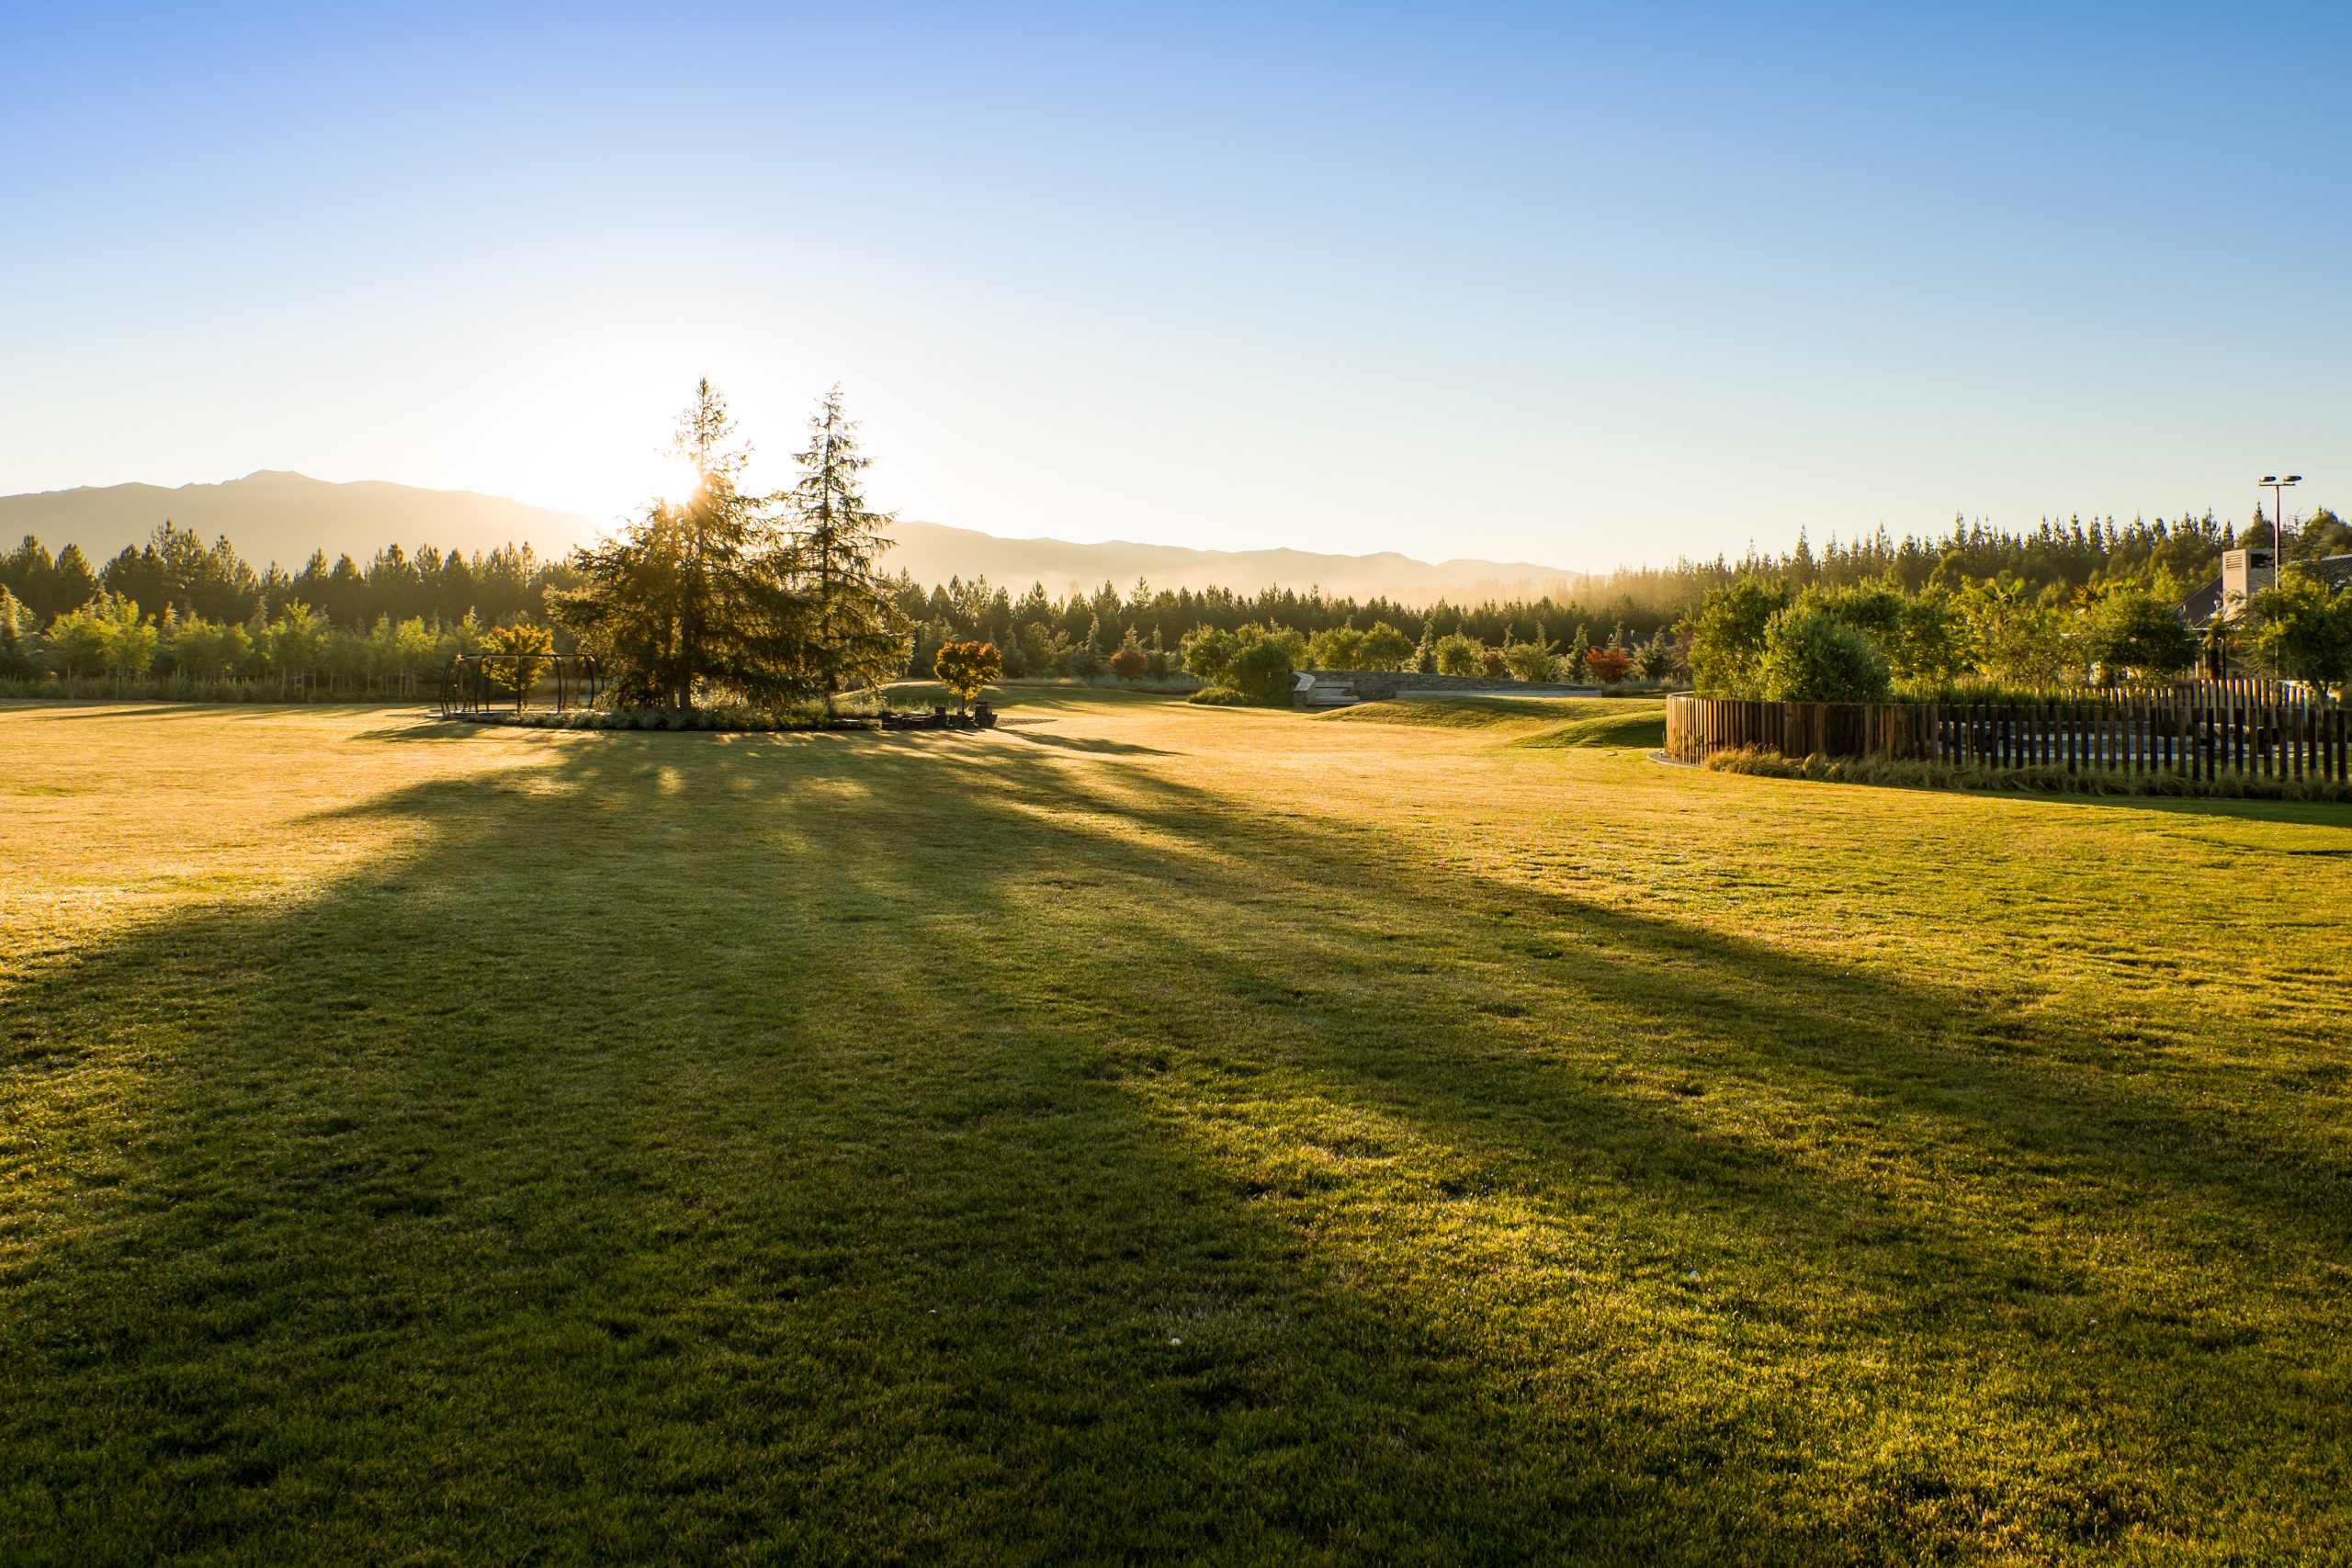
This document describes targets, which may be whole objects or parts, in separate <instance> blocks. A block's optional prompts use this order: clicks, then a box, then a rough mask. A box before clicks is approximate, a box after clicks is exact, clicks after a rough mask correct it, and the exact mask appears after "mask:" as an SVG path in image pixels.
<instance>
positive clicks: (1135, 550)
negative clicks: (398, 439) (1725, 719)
mask: <svg viewBox="0 0 2352 1568" xmlns="http://www.w3.org/2000/svg"><path fill="white" fill-rule="evenodd" d="M166 518H169V519H170V520H171V521H172V522H174V523H176V524H177V525H179V526H181V527H182V528H185V529H187V530H188V531H190V532H191V533H194V534H195V535H197V536H198V537H200V538H203V539H206V540H210V539H213V538H216V537H218V536H220V535H222V534H226V535H227V536H229V541H230V543H232V545H234V546H236V547H237V553H238V554H239V555H241V556H243V557H244V558H246V559H247V560H249V561H252V562H253V563H254V564H255V565H256V566H261V565H266V564H267V563H268V562H270V561H272V560H275V561H277V562H278V563H280V564H281V565H283V566H285V567H286V568H287V570H289V571H294V570H300V569H301V565H302V563H303V562H304V561H306V560H308V559H310V558H311V551H312V550H324V551H325V552H326V553H327V558H328V559H329V560H333V559H334V558H335V557H336V556H338V555H342V554H345V553H346V552H347V553H349V554H350V555H351V556H352V557H354V558H356V559H358V560H361V561H365V560H366V559H367V558H368V557H369V556H371V555H373V554H374V553H375V552H376V551H377V550H378V549H379V548H381V547H384V546H385V545H389V544H395V543H397V544H399V545H401V546H403V547H407V548H410V549H413V548H414V547H417V546H419V545H427V544H429V545H434V546H437V547H440V548H442V549H444V550H447V549H450V548H453V547H455V548H462V549H466V550H486V549H492V548H494V547H498V546H500V545H509V544H525V543H528V544H529V545H531V546H532V547H534V548H535V549H537V551H538V552H539V553H540V554H541V555H542V556H554V555H560V554H562V553H563V552H564V551H566V550H569V549H570V548H571V547H572V546H574V545H578V544H584V543H586V542H587V541H588V540H589V539H591V538H593V537H594V536H595V535H596V533H597V532H598V529H597V527H596V525H594V524H592V523H591V522H589V520H588V519H586V518H584V517H582V516H579V515H577V514H575V513H570V512H557V511H553V510H550V509H548V508H547V507H541V506H526V505H525V504H523V503H522V502H518V501H508V500H506V499H504V498H503V497H501V496H494V495H477V494H475V493H474V492H472V491H451V490H419V489H417V488H415V487H413V486H411V485H399V484H389V483H386V482H384V481H382V480H377V479H366V480H360V481H358V482H356V483H352V484H333V483H329V482H328V481H327V480H324V479H311V478H310V477H308V476H307V475H303V474H288V473H275V472H269V471H264V472H261V473H255V474H248V475H246V476H245V477H244V478H243V479H230V480H227V481H226V482H224V483H220V484H198V485H182V486H180V487H178V488H177V489H165V488H164V487H163V486H160V485H143V484H127V485H108V486H107V487H105V488H103V489H93V488H86V487H85V488H84V489H80V490H59V491H42V492H40V493H39V494H34V495H10V496H0V550H6V549H8V548H10V547H14V546H15V544H16V542H17V540H18V539H19V538H21V537H23V536H25V535H27V534H37V535H39V536H40V539H41V542H42V543H43V544H45V545H47V546H48V547H50V549H51V551H52V552H54V551H57V550H60V549H62V548H64V547H65V546H67V545H68V544H76V545H79V546H81V547H82V553H83V554H84V555H85V556H87V557H89V558H90V562H91V564H92V565H93V566H97V565H103V564H104V563H105V562H106V561H107V559H108V558H111V557H112V556H114V555H115V554H116V553H117V552H118V551H119V550H120V549H121V548H122V547H124V546H126V545H134V546H135V545H140V544H143V543H145V541H146V539H147V536H148V535H149V534H151V533H152V532H153V530H154V528H155V525H157V524H159V523H162V522H163V521H164V519H166ZM890 534H891V536H892V537H893V538H894V539H896V540H897V541H898V548H897V549H895V550H893V551H891V552H890V554H889V555H888V557H887V558H885V560H884V562H883V564H884V565H885V567H887V568H888V570H891V571H893V572H896V571H898V570H901V569H903V570H906V571H908V572H910V573H911V574H912V575H913V576H914V578H915V580H916V581H919V582H923V583H934V582H944V581H947V580H948V579H949V578H951V577H960V578H962V579H964V580H965V581H970V580H971V579H973V578H975V577H985V578H987V579H988V580H989V581H990V582H993V583H997V584H999V585H1001V586H1002V587H1006V588H1009V589H1011V590H1012V592H1014V593H1015V594H1018V593H1019V592H1021V591H1022V590H1023V589H1025V588H1027V587H1028V586H1029V584H1030V583H1032V582H1042V583H1044V584H1045V585H1046V592H1050V593H1053V594H1056V595H1060V594H1062V593H1065V592H1069V590H1070V589H1071V588H1072V587H1076V588H1080V589H1083V590H1087V591H1090V592H1091V591H1092V590H1093V589H1096V588H1099V587H1101V586H1102V585H1103V583H1105V582H1109V583H1113V584H1114V585H1116V586H1117V588H1118V589H1119V591H1120V592H1123V593H1124V592H1126V591H1127V590H1128V589H1129V588H1131V587H1133V586H1134V585H1135V581H1136V578H1138V577H1140V578H1143V579H1144V580H1145V581H1148V582H1149V583H1150V584H1151V585H1152V586H1153V587H1155V588H1194V589H1198V588H1210V587H1216V588H1230V589H1233V590H1234V591H1235V592H1243V593H1250V592H1256V591H1257V590H1259V589H1261V588H1268V587H1279V588H1295V589H1300V590H1305V589H1307V588H1314V587H1320V588H1321V589H1323V590H1324V592H1328V593H1333V594H1342V595H1353V596H1354V597H1357V598H1363V599H1368V598H1374V597H1377V596H1381V595H1385V596H1386V597H1388V598H1391V599H1395V600H1398V601H1400V602H1403V603H1407V604H1426V603H1430V602H1433V601H1435V600H1438V599H1441V598H1444V599H1451V600H1453V601H1455V602H1456V603H1462V602H1475V601H1477V600H1482V599H1490V598H1491V599H1510V598H1521V597H1525V598H1533V597H1539V596H1541V595H1542V594H1544V593H1546V592H1553V593H1556V592H1561V591H1563V590H1564V589H1566V588H1570V587H1573V586H1574V585H1575V584H1576V583H1577V581H1579V579H1580V577H1581V574H1580V573H1577V572H1570V571H1565V570H1561V569H1560V568H1558V567H1550V566H1537V565H1535V564H1533V563H1532V562H1529V561H1489V560H1446V561H1438V562H1435V563H1431V562H1429V561H1420V560H1415V559H1413V558H1411V557H1409V556H1402V555H1397V554H1396V553H1395V552H1393V551H1391V552H1385V553H1382V554H1379V555H1368V556H1343V555H1318V554H1316V553H1313V552H1311V551H1306V550H1280V549H1275V550H1196V549H1188V548H1186V547H1183V546H1181V545H1143V544H1132V543H1128V542H1126V541H1123V540H1122V541H1114V542H1112V543H1110V544H1100V545H1074V544H1069V543H1067V542H1065V541H1063V540H1060V539H1005V538H999V537H998V536H995V535H993V534H983V533H980V532H978V530H976V529H971V528H951V527H948V526H946V525H944V524H939V523H911V522H907V523H899V524H896V525H892V527H891V529H890Z"/></svg>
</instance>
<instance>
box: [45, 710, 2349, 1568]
mask: <svg viewBox="0 0 2352 1568" xmlns="http://www.w3.org/2000/svg"><path fill="white" fill-rule="evenodd" d="M1496 706H1497V705H1476V704H1409V705H1408V704H1400V705H1395V706H1394V707H1380V708H1366V709H1357V710H1352V711H1347V712H1341V713H1337V714H1331V715H1328V716H1292V715H1287V714H1272V713H1256V712H1247V711H1236V710H1210V709H1201V708H1193V707H1189V706H1186V705H1182V704H1181V703H1175V702H1170V701H1164V700H1155V699H1148V698H1122V697H1120V696H1117V695H1115V694H1070V695H1068V696H1057V697H1048V698H1042V699H1038V700H1033V701H1026V702H1022V703H1020V704H1018V705H1014V706H1012V707H1011V708H1009V709H1008V710H1007V712H1006V714H1005V717H1004V722H1003V724H1002V726H1001V728H998V729H996V730H994V731H992V732H988V733H983V734H977V735H967V734H953V733H940V734H914V735H889V736H885V735H802V736H719V735H696V734H678V735H670V734H611V733H605V734H563V733H551V732H531V731H500V730H495V729H492V730H482V731H474V730H469V729H468V728H462V727H457V726H448V725H442V724H438V723H433V722H426V721H421V720H419V719H418V718H416V717H415V716H413V715H412V714H408V713H402V712H394V711H387V710H364V709H325V708H319V709H243V708H241V709H233V710H220V709H200V708H157V707H111V708H109V707H102V706H84V707H27V706H13V707H5V708H0V1560H5V1561H7V1562H12V1563H15V1562H49V1561H55V1562H66V1561H73V1562H96V1561H119V1562H143V1561H151V1560H154V1559H157V1558H163V1557H175V1556H176V1557H183V1558H187V1559H192V1560H198V1561H248V1562H286V1561H319V1560H328V1561H356V1562H390V1561H407V1562H433V1561H453V1562H454V1561H516V1560H533V1561H548V1562H565V1561H581V1560H587V1559H598V1560H704V1561H712V1560H725V1561H735V1562H764V1561H788V1560H806V1559H809V1558H819V1559H828V1558H830V1559H845V1558H857V1559H861V1560H890V1559H913V1558H921V1559H924V1560H937V1559H946V1560H967V1561H974V1562H1037V1561H1046V1560H1055V1559H1069V1558H1084V1559H1095V1560H1100V1559H1104V1558H1125V1557H1141V1556H1148V1555H1171V1556H1172V1555H1180V1554H1181V1555H1187V1556H1198V1557H1202V1558H1206V1559H1211V1560H1235V1561H1246V1560H1262V1561H1275V1562H1298V1561H1312V1560H1317V1559H1333V1560H1345V1559H1354V1560H1365V1561H1382V1562H1399V1561H1416V1560H1430V1561H1461V1560H1464V1559H1479V1560H1487V1561H1494V1560H1505V1559H1511V1558H1536V1559H1543V1560H1548V1561H1564V1560H1593V1561H1625V1562H1636V1561H1668V1562H1812V1561H1822V1562H1871V1561H1884V1562H1922V1561H1925V1562H1948V1561H1949V1562H1972V1561H1996V1562H2004V1561H2006V1562H2038V1561H2049V1560H2070V1561H2076V1560H2078V1561H2114V1562H2280V1561H2292V1560H2298V1559H2301V1560H2307V1561H2314V1562H2320V1561H2336V1562H2340V1561H2343V1560H2344V1553H2345V1551H2346V1541H2347V1540H2352V1432H2348V1431H2347V1422H2348V1421H2352V1417H2347V1410H2348V1409H2352V1338H2347V1336H2346V1328H2347V1324H2348V1323H2352V1023H2347V1016H2346V1015H2347V1008H2346V998H2347V996H2352V928H2347V926H2346V919H2345V915H2346V892H2347V889H2352V809H2346V808H2331V807H2286V806H2259V805H2238V804H2233V805H2226V806H2224V805H2216V804H2189V803H2161V804H2154V803H2143V802H2098V801H2059V800H2049V799H2020V798H2009V797H2000V796H1989V797H1988V796H1952V795H1935V794H1928V793H1924V792H1917V791H1883V790H1869V789H1863V788H1857V787H1850V786H1841V785H1832V784H1804V783H1790V782H1784V781H1777V780H1770V779H1759V778H1748V777H1741V776H1737V775H1730V774H1716V773H1702V772H1697V771H1691V770H1681V769H1672V768H1668V767H1664V766H1660V765H1657V764H1656V763H1653V762H1650V761H1645V759H1644V757H1643V755H1642V753H1641V750H1640V748H1641V747H1642V746H1643V745H1645V744H1655V743H1656V742H1655V740H1654V739H1645V738H1646V737H1647V736H1648V735H1649V734H1650V733H1651V731H1650V730H1649V728H1648V726H1650V725H1653V724H1654V723H1655V718H1656V713H1657V708H1656V705H1648V706H1647V707H1646V708H1643V707H1627V706H1625V705H1615V706H1605V705H1592V704H1582V705H1577V704H1569V705H1560V708H1559V710H1558V711H1553V710H1552V709H1551V708H1550V707H1549V706H1548V705H1524V706H1522V707H1518V708H1514V709H1513V710H1512V711H1510V712H1506V713H1500V714H1498V713H1496V712H1494V711H1493V709H1494V708H1495V707H1496Z"/></svg>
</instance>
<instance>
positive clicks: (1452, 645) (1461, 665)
mask: <svg viewBox="0 0 2352 1568" xmlns="http://www.w3.org/2000/svg"><path fill="white" fill-rule="evenodd" d="M1486 651H1487V647H1486V644H1484V643H1482V642H1480V641H1479V640H1478V639H1477V638H1476V637H1469V636H1466V635H1464V633H1461V632H1448V633H1447V634H1446V635H1445V636H1443V637H1440V638H1438V639H1437V645H1436V647H1434V648H1433V649H1430V652H1432V653H1433V654H1435V655H1436V656H1437V672H1438V673H1439V674H1441V675H1476V674H1477V673H1479V672H1480V671H1481V670H1483V669H1484V668H1485V662H1484V660H1483V657H1482V656H1483V655H1484V654H1485V653H1486Z"/></svg>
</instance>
